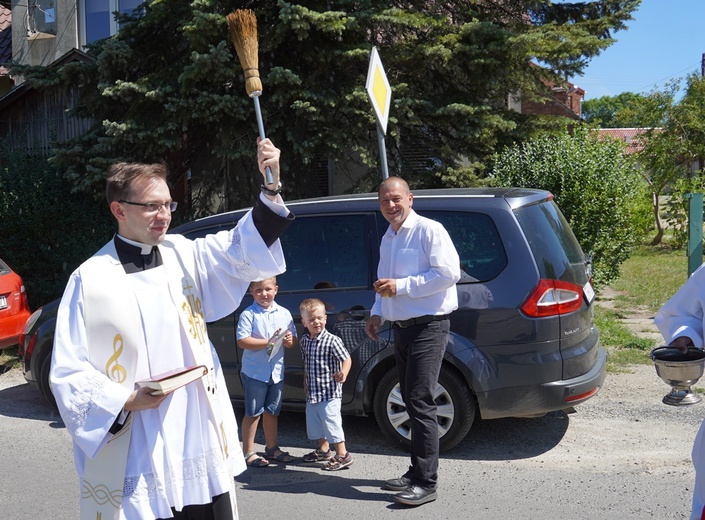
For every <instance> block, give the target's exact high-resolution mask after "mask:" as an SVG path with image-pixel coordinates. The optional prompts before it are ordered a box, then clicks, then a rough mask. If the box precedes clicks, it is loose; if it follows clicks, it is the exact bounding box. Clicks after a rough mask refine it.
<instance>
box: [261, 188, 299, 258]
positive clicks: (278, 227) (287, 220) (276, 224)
mask: <svg viewBox="0 0 705 520" xmlns="http://www.w3.org/2000/svg"><path fill="white" fill-rule="evenodd" d="M294 218H295V217H294V214H293V213H289V215H287V216H286V217H282V216H280V215H277V214H276V213H275V212H274V211H272V210H271V209H269V207H268V206H267V205H266V204H265V203H263V202H262V201H261V200H260V198H259V197H257V200H256V201H255V205H254V206H253V207H252V221H253V222H254V223H255V227H256V228H257V231H259V234H260V236H261V237H262V240H264V243H265V244H267V247H269V246H271V245H272V244H273V243H274V242H276V241H277V239H278V238H279V237H280V236H282V235H283V234H284V231H286V228H288V227H289V225H290V224H291V223H292V222H293V221H294Z"/></svg>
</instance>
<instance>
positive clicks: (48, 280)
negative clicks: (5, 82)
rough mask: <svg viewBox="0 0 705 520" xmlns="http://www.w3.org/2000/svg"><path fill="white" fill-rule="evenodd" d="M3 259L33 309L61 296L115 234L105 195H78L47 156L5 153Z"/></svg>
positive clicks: (0, 175)
mask: <svg viewBox="0 0 705 520" xmlns="http://www.w3.org/2000/svg"><path fill="white" fill-rule="evenodd" d="M0 164H2V168H0V222H1V223H2V224H1V227H0V258H2V259H3V260H5V262H6V263H7V264H9V265H10V267H12V269H13V270H14V271H15V272H17V273H18V274H19V275H20V276H22V278H23V280H24V284H25V287H26V289H27V295H28V298H29V303H30V307H31V309H32V310H35V309H36V308H37V307H39V306H41V305H43V304H45V303H47V302H49V301H51V300H53V299H55V298H58V297H60V296H61V294H62V293H63V290H64V287H65V285H66V282H67V280H68V277H69V275H70V274H71V272H72V271H73V270H74V269H76V267H78V265H80V264H81V262H83V261H84V260H85V259H86V258H88V257H89V256H90V255H92V254H93V253H94V252H95V251H97V250H98V248H99V247H100V246H101V245H103V244H104V243H105V242H106V241H107V240H108V239H109V238H110V237H111V236H112V235H113V233H114V232H115V229H116V225H115V220H114V218H113V217H112V216H111V215H110V213H109V211H108V208H107V205H106V203H105V199H104V198H103V197H102V196H101V195H102V194H100V195H99V194H86V193H80V192H74V191H73V190H72V184H71V183H69V182H68V181H67V180H65V179H64V178H63V176H62V175H61V174H60V172H58V171H56V170H55V169H53V168H52V166H50V165H49V163H48V162H47V157H37V156H27V155H26V154H24V153H22V152H19V151H10V150H7V149H2V150H0Z"/></svg>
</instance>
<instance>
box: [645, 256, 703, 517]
mask: <svg viewBox="0 0 705 520" xmlns="http://www.w3.org/2000/svg"><path fill="white" fill-rule="evenodd" d="M654 323H655V324H656V326H657V327H658V329H659V331H660V332H661V335H662V336H663V339H664V341H665V343H666V344H667V345H671V346H674V347H678V348H679V349H680V351H681V352H683V353H686V352H687V351H688V347H691V348H692V347H696V348H699V349H702V348H703V346H704V345H705V342H704V341H703V339H704V337H703V330H705V265H701V266H700V267H699V268H698V269H696V270H695V272H694V273H693V274H692V275H691V276H690V278H688V280H687V281H686V282H685V284H683V287H681V288H680V289H678V291H677V292H676V294H674V295H673V296H672V297H671V298H670V299H669V300H668V301H667V302H666V303H664V304H663V306H662V307H661V308H660V309H659V311H658V312H657V313H656V316H655V318H654ZM692 458H693V466H694V467H695V486H694V490H693V505H692V509H691V516H690V518H691V520H705V422H703V423H702V424H701V425H700V429H699V430H698V434H697V435H696V436H695V442H694V444H693V453H692Z"/></svg>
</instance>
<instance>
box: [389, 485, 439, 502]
mask: <svg viewBox="0 0 705 520" xmlns="http://www.w3.org/2000/svg"><path fill="white" fill-rule="evenodd" d="M437 498H438V493H436V490H435V489H430V488H424V487H421V486H413V485H412V486H409V488H408V489H407V490H406V491H402V492H401V493H397V494H396V495H394V501H395V502H397V503H398V504H404V505H407V506H420V505H421V504H425V503H426V502H433V501H434V500H436V499H437Z"/></svg>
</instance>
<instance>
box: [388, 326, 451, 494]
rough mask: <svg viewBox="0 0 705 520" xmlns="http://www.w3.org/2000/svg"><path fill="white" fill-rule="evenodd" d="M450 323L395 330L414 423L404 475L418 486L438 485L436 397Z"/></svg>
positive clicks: (403, 390)
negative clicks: (409, 458)
mask: <svg viewBox="0 0 705 520" xmlns="http://www.w3.org/2000/svg"><path fill="white" fill-rule="evenodd" d="M449 331H450V320H447V319H445V320H440V321H432V322H430V323H424V324H422V325H412V326H410V327H407V328H401V327H398V326H395V327H394V354H395V359H396V362H397V372H398V373H399V386H400V387H401V396H402V398H403V399H404V404H406V410H407V411H408V412H409V417H410V419H411V467H410V468H409V471H408V472H407V473H406V474H405V475H404V476H405V477H408V478H409V479H411V482H412V483H413V484H415V485H418V486H422V487H426V488H435V487H436V485H437V482H438V455H439V444H438V417H437V415H436V412H437V407H436V401H435V399H434V394H435V391H436V388H437V386H438V376H439V374H440V371H441V362H442V361H443V354H444V353H445V350H446V346H447V344H448V333H449Z"/></svg>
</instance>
